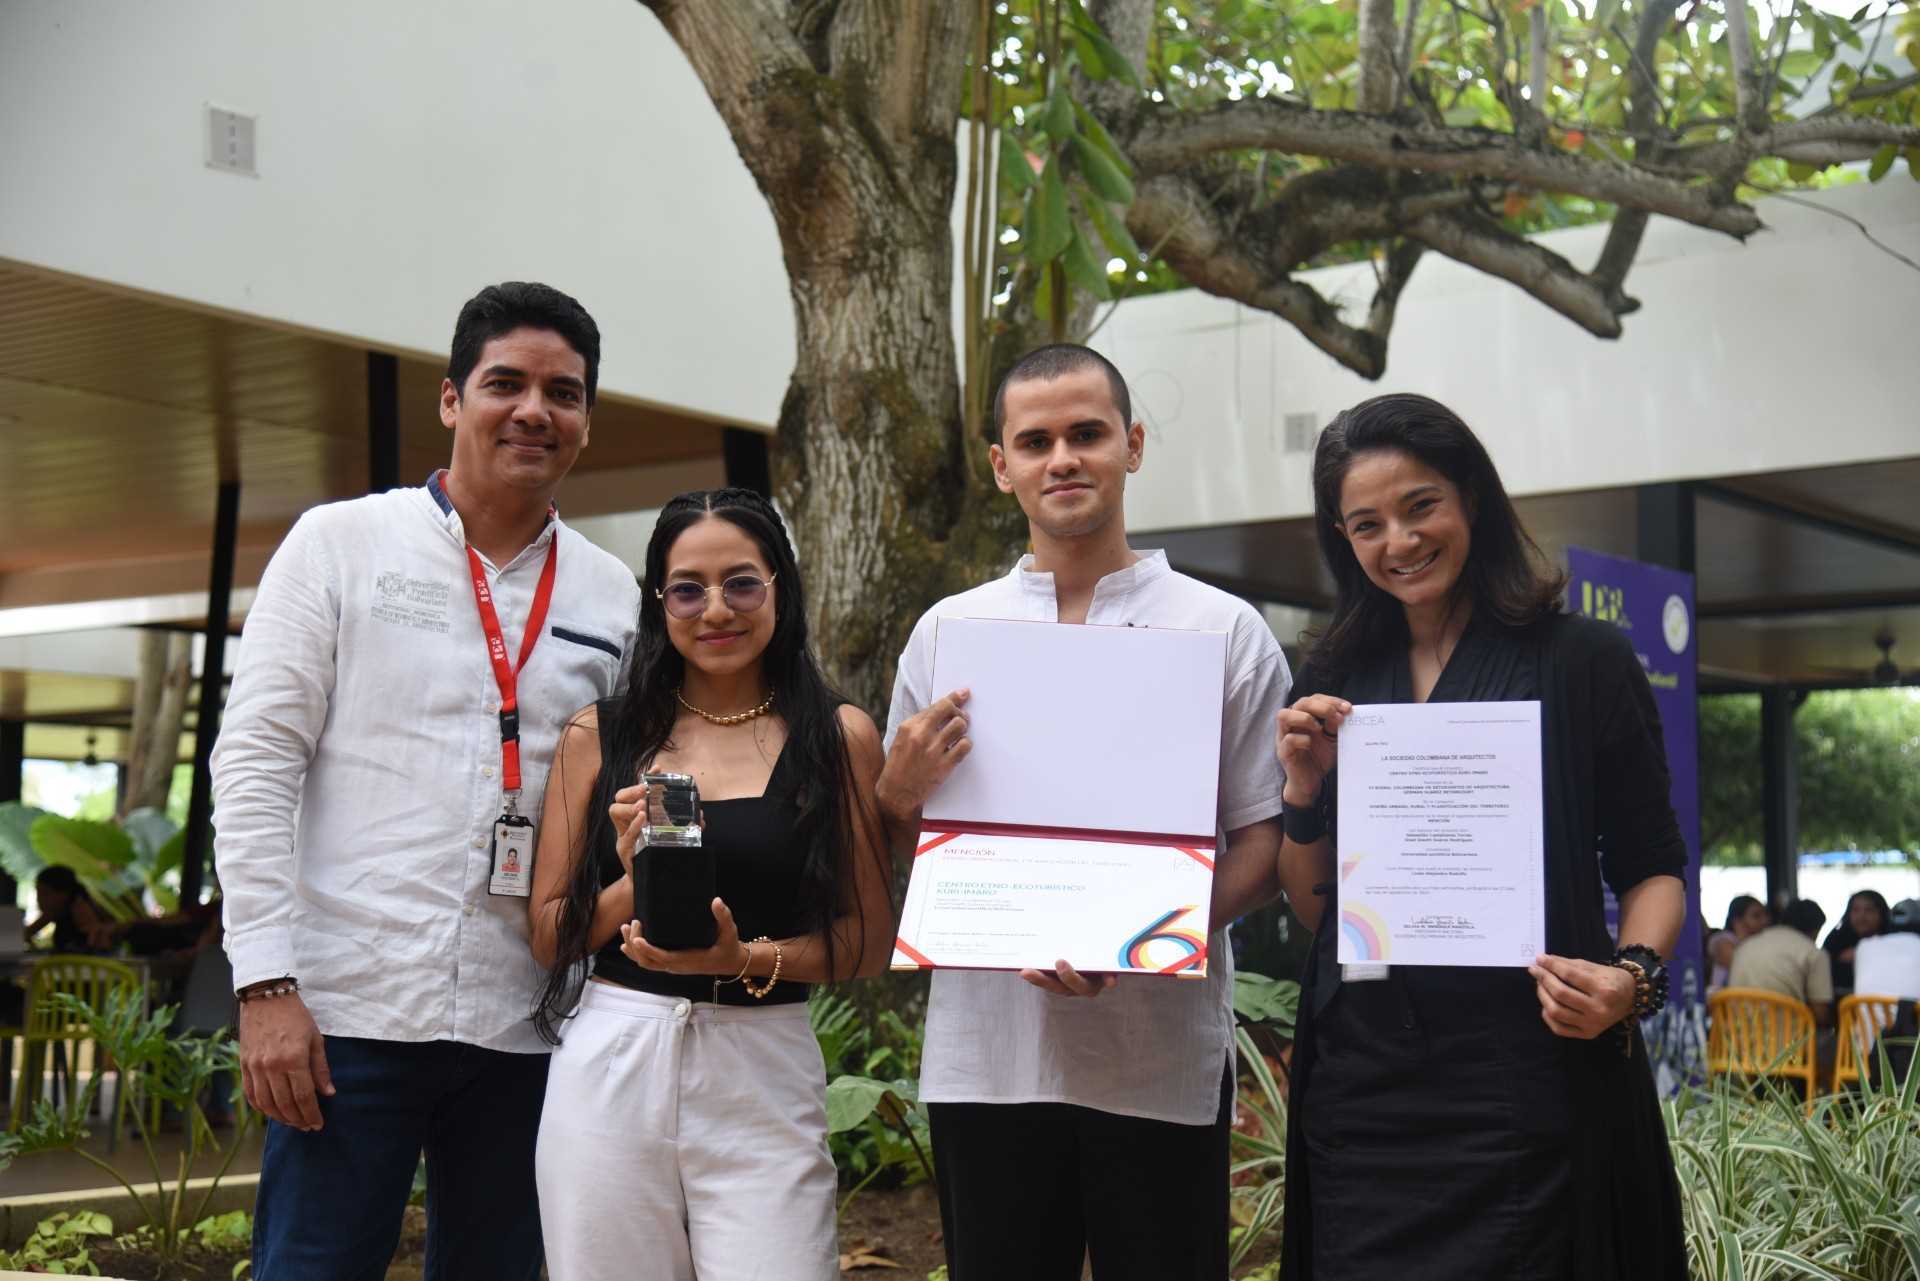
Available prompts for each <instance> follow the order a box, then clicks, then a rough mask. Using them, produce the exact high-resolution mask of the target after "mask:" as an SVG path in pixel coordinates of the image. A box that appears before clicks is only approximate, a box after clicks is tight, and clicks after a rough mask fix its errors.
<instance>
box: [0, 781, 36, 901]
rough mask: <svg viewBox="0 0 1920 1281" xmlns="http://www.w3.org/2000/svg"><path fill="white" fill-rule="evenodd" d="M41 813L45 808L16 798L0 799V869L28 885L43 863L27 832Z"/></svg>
mask: <svg viewBox="0 0 1920 1281" xmlns="http://www.w3.org/2000/svg"><path fill="white" fill-rule="evenodd" d="M45 815H46V811H45V810H43V809H36V808H34V807H33V806H31V805H22V804H21V803H20V802H19V801H5V802H0V871H5V872H6V874H7V875H8V876H11V877H12V878H13V879H14V880H16V881H18V882H20V884H22V885H31V884H32V883H33V878H34V877H36V876H38V875H39V874H40V869H41V868H43V867H45V866H46V865H47V864H46V860H45V859H43V858H41V857H40V855H39V854H38V853H36V852H35V851H34V848H33V841H32V839H31V838H30V837H29V836H28V833H29V832H30V831H31V830H32V828H33V824H34V822H35V820H37V819H40V818H42V817H44V816H45Z"/></svg>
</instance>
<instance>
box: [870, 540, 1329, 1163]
mask: <svg viewBox="0 0 1920 1281" xmlns="http://www.w3.org/2000/svg"><path fill="white" fill-rule="evenodd" d="M1138 556H1139V559H1138V560H1136V561H1135V562H1134V563H1133V564H1132V565H1130V566H1128V567H1127V568H1125V569H1122V570H1120V571H1118V572H1116V573H1112V574H1108V575H1106V576H1105V577H1104V578H1102V579H1101V580H1100V581H1099V583H1097V584H1096V585H1095V587H1094V592H1093V603H1092V604H1091V606H1089V608H1088V610H1087V622H1088V623H1090V624H1097V625H1104V626H1109V627H1165V628H1175V629H1182V630H1189V631H1220V632H1226V633H1227V634H1228V642H1227V671H1226V688H1225V689H1224V690H1223V691H1222V693H1223V695H1224V699H1225V707H1224V713H1225V714H1224V716H1223V718H1222V723H1221V740H1220V799H1219V813H1218V830H1217V836H1218V838H1219V840H1220V842H1221V846H1222V848H1224V847H1225V843H1226V836H1227V833H1229V832H1233V831H1236V830H1238V829H1240V828H1243V827H1247V826H1249V825H1251V824H1253V823H1257V822H1259V821H1261V820H1262V819H1269V818H1272V817H1274V816H1275V815H1277V814H1279V813H1280V791H1281V786H1282V783H1283V779H1282V776H1281V773H1280V767H1279V762H1278V761H1277V760H1276V758H1275V756H1274V743H1273V735H1274V728H1273V727H1274V718H1275V717H1276V716H1277V715H1278V714H1279V712H1280V709H1281V708H1282V707H1284V706H1286V699H1287V692H1288V690H1289V688H1290V687H1291V685H1292V677H1291V674H1290V673H1289V672H1288V670H1287V660H1286V656H1285V655H1284V654H1283V653H1281V651H1280V646H1279V644H1278V642H1276V641H1275V640H1274V637H1273V632H1272V629H1270V628H1269V627H1268V626H1267V624H1266V621H1265V620H1264V619H1262V618H1261V617H1260V615H1259V614H1258V613H1256V612H1255V611H1254V609H1253V607H1252V606H1250V605H1248V604H1247V603H1246V602H1245V601H1243V600H1240V599H1239V598H1238V597H1235V596H1230V595H1228V594H1227V593H1226V592H1223V591H1220V590H1219V589H1217V588H1214V587H1209V586H1208V585H1207V584H1205V583H1202V582H1200V581H1198V580H1197V579H1193V578H1189V577H1187V576H1186V575H1185V574H1181V573H1177V572H1176V571H1175V570H1174V569H1173V568H1172V567H1171V566H1170V565H1168V563H1167V557H1166V553H1165V552H1160V551H1145V552H1140V553H1138ZM941 618H1005V619H1015V620H1021V621H1029V622H1058V621H1060V608H1059V598H1058V596H1057V594H1056V592H1055V585H1054V580H1053V575H1052V574H1049V573H1039V572H1036V571H1035V570H1034V569H1033V557H1032V556H1030V555H1029V556H1026V557H1024V558H1022V559H1021V561H1020V563H1019V564H1017V565H1015V566H1014V568H1013V569H1012V570H1011V571H1010V572H1009V573H1008V574H1007V575H1006V576H1005V577H1003V578H998V579H995V580H993V581H992V582H989V583H985V584H982V585H981V586H979V587H976V588H974V589H973V590H972V591H968V592H962V593H961V594H960V595H958V596H950V597H948V598H947V599H946V600H943V601H941V602H940V603H939V604H937V605H935V606H934V607H933V608H932V609H931V610H929V611H927V613H926V615H925V616H924V617H922V618H921V619H920V621H919V622H918V623H917V624H916V625H915V626H914V629H913V634H912V636H911V637H909V638H908V641H907V647H906V650H905V652H904V653H902V654H901V656H900V666H899V668H898V670H897V672H896V675H895V677H894V687H893V705H892V708H891V710H890V712H889V714H888V716H887V738H886V741H887V746H888V747H889V748H891V747H892V745H893V736H894V734H895V733H896V732H898V729H899V726H900V723H901V722H902V721H904V720H906V719H907V718H908V717H910V716H912V715H914V714H915V713H917V712H919V711H921V710H922V709H924V708H925V707H927V706H928V705H929V704H930V703H932V702H933V701H934V700H935V699H936V698H940V697H943V696H945V695H946V694H948V693H949V692H951V691H948V690H944V689H941V690H936V689H934V688H933V651H934V634H935V631H936V629H937V626H938V620H939V619H941ZM1139 679H1141V680H1142V681H1147V680H1151V679H1152V673H1150V672H1142V673H1140V674H1139ZM1126 696H1127V691H1126V690H1125V689H1116V690H1115V691H1114V697H1116V698H1125V697H1126ZM1067 710H1069V711H1070V710H1071V709H1067ZM1232 1046H1233V949H1232V947H1231V945H1230V944H1229V942H1228V939H1227V934H1226V931H1225V930H1224V929H1221V930H1217V931H1215V932H1214V934H1213V936H1212V938H1211V939H1210V941H1209V943H1208V948H1207V977H1206V978H1205V979H1202V980H1198V981H1196V980H1193V979H1180V978H1173V977H1170V976H1161V975H1122V976H1121V978H1120V981H1119V983H1117V984H1116V985H1115V986H1114V987H1113V988H1112V989H1111V990H1110V991H1108V992H1105V993H1103V994H1102V995H1101V996H1099V997H1096V998H1094V999H1091V1000H1088V999H1084V998H1078V997H1061V996H1053V995H1050V994H1049V993H1046V992H1043V991H1041V990H1040V989H1039V988H1036V987H1034V986H1032V985H1031V984H1029V983H1027V982H1026V981H1025V980H1024V979H1022V978H1021V977H1020V976H1019V975H1017V974H1010V973H988V972H978V971H968V970H935V971H934V974H933V986H932V989H931V992H930V994H929V997H928V1001H927V1030H926V1046H925V1050H924V1051H923V1053H922V1056H921V1068H920V1097H921V1098H922V1099H924V1100H926V1101H928V1102H932V1103H1070V1104H1076V1105H1078V1106H1081V1107H1090V1108H1096V1109H1098V1110H1100V1111H1103V1112H1112V1113H1117V1114H1119V1115H1123V1116H1137V1117H1146V1118H1149V1119H1152V1120H1159V1121H1171V1122H1175V1123H1178V1124H1182V1125H1207V1124H1210V1123H1212V1121H1213V1120H1214V1118H1215V1117H1216V1116H1218V1115H1219V1111H1220V1091H1221V1088H1222V1084H1223V1082H1224V1080H1225V1076H1224V1074H1225V1072H1226V1071H1227V1065H1228V1063H1229V1057H1228V1056H1229V1055H1230V1054H1231V1053H1232Z"/></svg>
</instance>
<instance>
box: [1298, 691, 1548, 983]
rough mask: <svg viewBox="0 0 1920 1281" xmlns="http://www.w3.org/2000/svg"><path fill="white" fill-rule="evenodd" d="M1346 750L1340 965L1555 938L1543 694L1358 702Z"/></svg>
mask: <svg viewBox="0 0 1920 1281" xmlns="http://www.w3.org/2000/svg"><path fill="white" fill-rule="evenodd" d="M1339 758H1340V770H1339V774H1338V775H1337V777H1338V779H1339V789H1340V793H1339V802H1340V815H1339V824H1340V830H1339V853H1338V860H1339V866H1338V867H1337V869H1336V872H1337V874H1338V876H1339V878H1340V935H1339V944H1338V949H1337V952H1338V960H1339V962H1340V963H1341V964H1342V965H1353V964H1366V963H1378V962H1385V963H1387V964H1389V965H1514V966H1521V965H1527V964H1530V963H1531V962H1532V960H1533V958H1534V957H1535V956H1537V955H1538V954H1539V953H1541V952H1543V951H1545V950H1546V925H1545V909H1546V903H1545V891H1544V889H1543V884H1542V878H1543V875H1544V868H1543V863H1544V857H1545V856H1544V832H1543V811H1542V793H1541V780H1542V775H1541V757H1540V704H1539V703H1537V702H1518V703H1417V704H1415V703H1382V704H1370V705H1366V706H1360V705H1356V706H1355V707H1354V709H1353V713H1352V715H1350V716H1348V717H1347V720H1346V723H1345V725H1344V726H1343V727H1342V728H1341V731H1340V749H1339Z"/></svg>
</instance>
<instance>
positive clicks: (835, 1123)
mask: <svg viewBox="0 0 1920 1281" xmlns="http://www.w3.org/2000/svg"><path fill="white" fill-rule="evenodd" d="M892 1092H893V1091H892V1087H891V1086H889V1085H888V1084H887V1083H886V1082H885V1081H875V1080H873V1079H872V1078H871V1077H864V1076H842V1077H836V1078H835V1079H834V1080H833V1082H832V1083H831V1084H829V1085H828V1086H827V1133H828V1134H840V1133H842V1132H844V1131H847V1130H851V1129H853V1128H854V1127H855V1126H859V1125H864V1124H865V1123H866V1120H867V1118H868V1117H870V1116H872V1115H873V1114H874V1112H875V1110H876V1109H878V1108H879V1106H880V1101H881V1100H882V1099H884V1098H886V1096H887V1095H888V1094H890V1093H892Z"/></svg>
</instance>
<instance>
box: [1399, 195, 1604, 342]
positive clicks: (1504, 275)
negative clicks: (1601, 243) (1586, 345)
mask: <svg viewBox="0 0 1920 1281" xmlns="http://www.w3.org/2000/svg"><path fill="white" fill-rule="evenodd" d="M1407 235H1409V236H1411V237H1413V238H1414V239H1415V240H1418V241H1420V242H1421V243H1422V244H1425V245H1426V246H1427V247H1428V248H1431V249H1437V250H1439V251H1440V252H1441V253H1443V254H1445V255H1447V257H1449V258H1455V259H1458V260H1459V261H1461V262H1464V263H1466V264H1467V265H1468V266H1469V267H1473V268H1475V269H1476V270H1479V271H1483V272H1485V273H1486V274H1488V275H1489V276H1498V277H1500V278H1501V279H1502V280H1506V281H1510V282H1511V283H1513V284H1515V285H1518V286H1519V287H1520V288H1521V289H1524V290H1525V291H1526V292H1528V293H1530V294H1532V295H1533V296H1534V297H1535V298H1538V299H1539V300H1540V301H1541V302H1543V303H1545V304H1547V306H1549V307H1551V308H1553V309H1554V310H1555V311H1557V312H1559V313H1560V314H1561V315H1563V316H1565V317H1566V318H1567V319H1569V320H1571V321H1573V322H1574V323H1575V324H1576V325H1579V326H1580V327H1581V328H1582V329H1585V330H1587V331H1588V332H1589V333H1592V334H1596V335H1598V336H1599V337H1601V338H1618V337H1619V336H1620V316H1619V314H1618V312H1616V311H1615V310H1614V307H1613V300H1612V298H1611V297H1610V296H1609V293H1608V290H1607V288H1606V286H1605V285H1604V284H1602V283H1601V282H1599V281H1597V280H1595V279H1594V278H1593V277H1591V276H1588V275H1585V274H1584V273H1582V272H1581V271H1580V269H1579V268H1577V267H1575V266H1574V265H1573V264H1572V263H1570V262H1568V261H1567V260H1566V259H1565V258H1562V257H1561V256H1560V255H1559V254H1557V253H1554V252H1553V251H1552V250H1551V249H1547V248H1545V247H1544V246H1542V245H1540V244H1539V243H1537V242H1535V241H1532V240H1526V239H1523V238H1521V237H1519V236H1516V235H1514V234H1513V233H1512V232H1510V231H1508V230H1507V229H1506V228H1505V227H1502V226H1501V225H1500V224H1499V223H1497V222H1495V221H1494V220H1493V219H1492V218H1489V217H1488V216H1487V215H1485V214H1483V213H1480V212H1479V211H1477V210H1459V211H1455V212H1452V213H1437V214H1429V215H1427V216H1426V217H1424V218H1421V219H1420V220H1419V221H1417V222H1414V223H1412V224H1410V225H1409V226H1408V227H1407Z"/></svg>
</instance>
